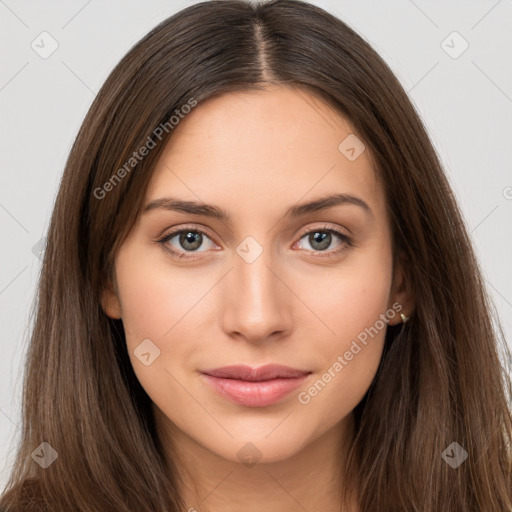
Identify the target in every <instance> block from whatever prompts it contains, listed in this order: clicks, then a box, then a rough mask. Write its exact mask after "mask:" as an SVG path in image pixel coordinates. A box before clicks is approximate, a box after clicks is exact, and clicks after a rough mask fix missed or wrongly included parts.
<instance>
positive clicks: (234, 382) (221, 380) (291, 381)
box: [201, 364, 311, 407]
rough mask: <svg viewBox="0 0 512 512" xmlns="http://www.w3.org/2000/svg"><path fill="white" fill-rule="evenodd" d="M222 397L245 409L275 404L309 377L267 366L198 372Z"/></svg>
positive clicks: (276, 366) (280, 367) (288, 369)
mask: <svg viewBox="0 0 512 512" xmlns="http://www.w3.org/2000/svg"><path fill="white" fill-rule="evenodd" d="M201 374H202V376H203V378H204V379H205V380H206V382H207V383H208V384H209V385H210V386H211V387H212V388H213V389H214V390H215V391H216V392H217V393H218V394H220V395H221V396H223V397H224V398H226V399H228V400H229V401H231V402H234V403H236V404H239V405H244V406H246V407H266V406H268V405H272V404H275V403H277V402H279V401H280V400H282V399H283V398H284V397H286V396H287V395H289V394H290V393H291V392H292V391H294V390H295V389H297V388H298V387H299V386H300V385H301V384H302V383H303V382H304V380H305V379H306V378H307V377H308V375H310V374H311V372H310V371H304V370H298V369H295V368H290V367H289V366H282V365H275V364H269V365H265V366H261V367H260V368H251V367H250V366H245V365H238V366H225V367H222V368H216V369H213V370H204V371H202V372H201Z"/></svg>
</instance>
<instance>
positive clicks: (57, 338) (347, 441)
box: [0, 0, 512, 512]
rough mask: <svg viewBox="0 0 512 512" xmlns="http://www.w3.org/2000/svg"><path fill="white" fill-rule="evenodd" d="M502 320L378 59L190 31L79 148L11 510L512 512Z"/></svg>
mask: <svg viewBox="0 0 512 512" xmlns="http://www.w3.org/2000/svg"><path fill="white" fill-rule="evenodd" d="M492 312H493V310H492V307H491V304H490V301H489V299H488V297H487V295H486V293H485V290H484V286H483V283H482V278H481V274H480V271H479V268H478V265H477V263H476V260H475V257H474V253H473V250H472V248H471V244H470V241H469V238H468V234H467V230H466V228H465V226H464V224H463V221H462V219H461V214H460V212H459V209H458V207H457V205H456V203H455V200H454V197H453V194H452V192H451V190H450V187H449V185H448V183H447V180H446V177H445V175H444V173H443V170H442V168H441V165H440V163H439V161H438V158H437V156H436V154H435V151H434V149H433V147H432V145H431V143H430V141H429V139H428V136H427V133H426V131H425V129H424V127H423V125H422V123H421V121H420V119H419V117H418V115H417V113H416V112H415V110H414V108H413V106H412V105H411V102H410V101H409V99H408V98H407V96H406V94H405V92H404V91H403V89H402V87H401V85H400V84H399V82H398V81H397V79H396V78H395V77H394V75H393V74H392V72H391V71H390V69H389V68H388V67H387V65H386V64H385V63H384V62H383V60H382V59H381V58H380V57H379V56H378V55H377V54H376V52H375V51H374V50H373V49H371V48H370V47H369V45H368V44H367V43H366V42H365V41H364V40H363V39H362V38H361V37H359V36H358V35H357V34H356V33H354V32H353V31H352V30H351V29H350V28H349V27H348V26H347V25H345V24H344V23H343V22H341V21H340V20H338V19H336V18H335V17H333V16H331V15H330V14H328V13H326V12H325V11H323V10H321V9H320V8H318V7H314V6H312V5H310V4H308V3H304V2H298V1H295V0H276V1H271V2H268V3H266V4H261V5H251V4H249V3H247V2H243V1H212V2H205V3H200V4H197V5H194V6H192V7H189V8H187V9H184V10H183V11H181V12H179V13H178V14H176V15H175V16H172V17H171V18H169V19H167V20H165V21H164V22H163V23H161V24H160V25H159V26H158V27H156V28H155V29H154V30H152V31H151V32H150V33H149V34H148V35H147V36H146V37H144V38H143V39H142V40H141V41H140V42H139V43H138V44H137V45H136V46H135V47H134V48H133V49H132V50H131V51H130V52H129V53H128V54H127V55H126V56H125V57H124V58H123V59H122V61H121V62H120V63H119V65H118V66H117V67H116V68H115V69H114V71H113V72H112V73H111V75H110V76H109V77H108V79H107V81H106V82H105V84H104V86H103V87H102V89H101V91H100V92H99V94H98V96H97V98H96V99H95V101H94V103H93V105H92V107H91V109H90V111H89V113H88V115H87V117H86V119H85V120H84V123H83V125H82V128H81V130H80V132H79V134H78V137H77V139H76V141H75V144H74V146H73V148H72V151H71V154H70V156H69V160H68V162H67V165H66V169H65V172H64V176H63V179H62V182H61V185H60V189H59V194H58V197H57V200H56V204H55V209H54V213H53V216H52V221H51V226H50V229H49V233H48V242H47V250H46V253H45V257H44V263H43V271H42V276H41V281H40V287H39V294H38V309H37V316H36V319H35V320H36V321H35V326H34V330H33V333H32V340H31V345H30V349H29V354H28V363H27V364H28V366H27V372H26V377H25V378H26V380H25V388H24V402H23V421H24V428H23V438H22V441H21V445H20V448H19V452H18V456H17V460H16V464H15V467H14V470H13V473H12V475H11V480H10V482H9V483H8V486H7V488H6V490H5V493H4V496H3V498H2V500H1V501H0V506H1V507H2V508H3V509H4V510H6V511H15V510H23V511H25V510H52V511H69V510H83V511H89V510H90V511H92V510H94V511H100V510H101V511H107V510H108V511H110V510H112V511H114V510H115V511H118V512H119V511H133V510H137V511H141V512H142V511H148V512H149V511H152V512H154V511H155V510H167V511H185V510H188V511H194V510H197V511H215V512H223V511H228V510H240V509H242V508H244V509H249V510H254V511H260V510H261V511H263V510H265V511H266V510H273V511H274V510H275V511H292V510H310V511H311V510H329V511H333V512H335V511H344V512H356V511H360V512H370V511H372V512H373V511H376V510H379V511H384V512H385V511H393V512H396V511H408V512H409V511H412V510H415V511H425V512H427V511H428V512H431V511H434V510H435V511H436V512H437V511H450V512H454V511H461V512H462V511H469V510H475V511H477V510H478V511H485V512H494V511H496V512H497V511H500V512H504V511H509V510H511V508H512V491H511V488H512V485H511V483H512V471H511V462H512V455H511V444H510V439H511V434H512V421H511V419H512V418H511V413H510V408H509V407H510V405H509V402H508V400H509V399H510V391H511V388H510V379H509V377H508V375H507V371H506V368H504V366H502V363H501V362H500V358H499V355H500V354H499V349H500V344H501V345H502V349H503V350H504V351H505V354H506V355H508V352H507V346H506V344H504V343H502V342H503V339H502V335H498V334H499V333H500V330H499V327H497V328H496V329H493V316H492ZM496 325H497V324H496ZM45 507H46V508H45Z"/></svg>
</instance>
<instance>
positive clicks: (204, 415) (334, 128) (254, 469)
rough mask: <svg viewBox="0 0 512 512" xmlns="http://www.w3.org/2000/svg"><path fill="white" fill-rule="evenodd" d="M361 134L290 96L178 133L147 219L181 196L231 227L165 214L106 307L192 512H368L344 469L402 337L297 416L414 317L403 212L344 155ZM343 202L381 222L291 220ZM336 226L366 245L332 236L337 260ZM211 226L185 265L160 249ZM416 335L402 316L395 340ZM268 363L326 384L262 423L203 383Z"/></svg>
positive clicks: (256, 98)
mask: <svg viewBox="0 0 512 512" xmlns="http://www.w3.org/2000/svg"><path fill="white" fill-rule="evenodd" d="M351 133H354V130H353V128H352V127H351V125H350V123H349V122H348V121H347V120H346V119H344V118H343V117H341V115H340V114H339V113H338V112H336V111H334V110H333V109H332V108H331V107H330V106H328V105H327V104H325V103H323V102H322V101H320V100H319V99H317V98H315V97H314V96H312V95H309V94H307V93H305V92H304V91H299V90H296V89H292V88H289V87H273V88H268V89H266V90H265V91H263V92H250V93H247V92H240V93H231V94H228V95H223V96H219V97H217V98H213V99H209V100H207V101H205V102H204V103H201V104H200V105H198V106H197V107H196V108H195V109H194V110H193V111H192V112H191V113H190V114H188V115H187V116H186V117H185V119H183V120H182V121H181V122H180V124H179V125H178V126H177V127H176V128H175V130H174V132H173V136H172V138H171V139H170V140H169V142H168V143H167V146H166V148H165V151H164V152H163V153H162V155H161V157H160V159H159V162H158V165H157V167H156V168H155V171H154V174H153V176H152V178H151V182H150V184H149V187H148V191H147V195H146V203H147V202H149V201H151V200H153V199H157V198H161V197H166V196H169V195H173V196H174V197H176V198H179V199H182V200H189V201H199V202H204V203H208V204H214V205H217V206H219V207H222V208H223V209H224V210H226V211H227V212H229V214H230V215H231V217H232V220H231V222H230V223H227V222H225V221H221V220H219V219H214V218H210V217H206V216H195V215H191V214H187V213H182V212H176V211H169V210H164V209H154V210H151V211H148V212H146V213H144V214H142V215H141V216H140V217H139V219H138V222H137V223H136V225H135V227H134V228H133V230H132V231H131V233H130V235H129V237H128V238H127V239H126V240H125V242H124V244H123V245H122V246H121V248H120V250H119V252H118V254H117V256H116V261H115V276H114V283H113V285H112V286H111V288H110V291H108V292H106V294H105V296H104V298H103V308H104V310H105V312H106V313H107V314H108V315H109V316H111V317H112V318H122V321H123V325H124V328H125V332H126V340H127V347H128V352H129V354H130V358H131V362H132V365H133V368H134V371H135V373H136V375H137V377H138V379H139V381H140V383H141V385H142V386H143V387H144V389H145V390H146V392H147V393H148V395H149V396H150V397H151V399H152V401H153V404H154V411H155V418H156V423H157V428H158V431H159V433H160V437H161V439H162V441H163V445H164V447H165V450H166V454H167V455H168V456H169V457H172V459H173V460H179V464H178V470H179V472H180V475H181V477H182V479H183V483H182V489H183V496H184V497H185V503H186V504H187V507H190V508H188V510H191V511H193V510H197V511H204V510H210V511H215V512H232V511H238V510H248V511H254V512H260V511H261V512H263V511H268V510H274V511H278V510H279V511H283V512H288V511H290V512H291V511H294V512H295V511H296V510H299V509H301V507H303V508H304V509H306V510H325V511H332V512H336V511H338V510H344V511H349V512H356V511H358V510H359V508H358V505H357V498H356V497H355V496H354V497H353V499H352V502H351V504H350V506H347V507H345V508H343V509H340V506H339V503H340V487H341V486H342V485H343V477H342V475H341V474H340V470H339V467H340V465H341V461H340V457H343V456H344V455H345V453H346V449H347V447H348V446H349V444H350V441H351V439H352V437H353V416H352V411H353V409H354V407H355V406H356V405H357V404H358V403H359V401H360V400H361V398H362V397H363V396H364V394H365V392H366V391H367V389H368V388H369V386H370V384H371V382H372V380H373V377H374V375H375V372H376V370H377V367H378V364H379V361H380V358H381V355H382V349H383V345H384V336H385V330H386V328H382V329H380V330H379V332H378V335H375V336H374V337H373V338H369V341H368V343H367V345H366V346H364V347H363V348H362V350H361V351H360V352H359V353H358V354H357V355H355V356H354V357H353V359H352V360H350V361H349V362H347V365H346V366H344V367H343V369H342V370H341V371H339V372H338V373H336V377H335V378H332V380H331V381H330V382H329V383H328V384H327V385H326V386H325V387H324V388H323V389H322V390H321V392H319V393H318V394H317V395H316V396H314V397H313V398H312V399H311V400H310V402H309V403H307V404H302V403H300V402H299V400H298V394H299V393H300V392H304V391H305V390H306V391H307V390H308V389H309V388H310V387H311V386H312V385H313V384H314V383H315V382H316V381H318V379H319V378H321V377H322V375H323V374H324V373H325V372H326V371H327V370H328V368H330V367H331V368H332V366H333V364H334V363H335V362H336V361H337V360H338V359H337V358H338V356H339V355H343V354H344V353H345V352H347V350H349V349H350V347H351V343H352V342H353V341H354V340H356V339H357V336H358V335H359V334H360V333H361V332H362V331H364V329H365V328H368V327H370V326H374V325H375V324H376V321H377V320H378V319H379V318H382V317H380V316H379V315H382V314H384V313H385V312H386V310H389V309H390V308H391V307H392V305H393V304H394V303H396V302H398V303H399V304H400V305H401V306H402V307H403V309H402V312H403V313H405V314H406V315H407V314H408V312H410V311H411V309H412V298H411V296H410V293H409V292H408V286H407V283H406V282H405V278H404V273H403V271H402V268H401V267H400V266H397V267H396V268H395V269H394V280H393V268H392V250H391V231H390V223H389V218H388V216H387V212H386V200H385V196H384V193H383V189H382V187H381V185H380V183H379V182H378V180H377V176H376V173H375V170H374V169H373V168H372V163H371V159H370V155H369V153H368V151H367V150H366V151H363V152H362V153H361V155H360V156H359V157H358V158H357V159H356V160H354V161H350V160H349V159H347V158H346V157H345V156H344V155H343V154H342V153H341V152H340V151H339V150H338V146H339V144H340V142H341V141H343V140H344V139H345V138H346V137H347V136H348V135H349V134H351ZM333 193H346V194H352V195H355V196H357V197H359V198H361V199H363V200H364V201H365V202H366V203H367V204H368V205H369V207H370V208H371V213H368V212H367V211H365V210H364V209H363V208H361V207H359V206H357V205H353V204H341V205H337V206H334V207H331V208H329V209H326V210H323V211H319V212H316V213H309V214H307V215H305V216H303V217H298V218H294V219H285V218H284V217H283V215H284V212H285V210H286V209H287V208H288V207H289V206H291V205H294V204H297V203H302V202H306V201H309V200H312V199H317V198H319V197H322V196H324V195H329V194H333ZM191 224H192V226H191ZM325 225H327V226H328V227H329V228H332V229H337V230H339V231H340V232H341V233H343V234H346V235H347V236H351V237H352V239H353V246H346V247H345V250H343V251H341V252H340V253H337V254H335V251H336V250H337V249H338V248H339V247H341V246H343V245H344V243H343V241H342V240H341V239H339V238H338V237H337V236H336V235H332V238H331V243H330V245H327V249H324V250H323V251H322V249H321V246H322V244H320V243H319V242H317V243H315V239H313V240H312V239H311V237H308V236H307V233H308V232H309V231H311V230H314V229H317V230H320V231H321V230H322V229H323V228H324V226H325ZM194 226H195V227H196V228H199V229H202V230H206V231H207V233H208V236H205V237H203V240H202V244H201V242H199V244H197V245H199V248H196V249H194V248H192V249H190V244H189V245H186V243H185V246H184V245H183V244H180V239H179V236H175V237H174V238H172V239H171V240H168V241H167V246H171V247H172V248H174V249H175V250H177V251H180V252H182V253H184V254H185V257H183V258H181V259H178V258H175V257H173V256H172V255H170V254H169V253H168V252H166V251H165V249H164V247H165V246H164V245H162V244H159V243H157V240H159V239H160V238H162V237H163V236H164V235H165V234H167V233H169V232H170V231H171V228H172V229H180V228H182V229H187V228H193V227H194ZM323 232H324V231H321V233H323ZM247 236H252V237H253V238H254V239H255V240H256V241H257V243H258V244H259V245H260V246H261V248H262V250H263V252H262V253H261V255H260V256H259V257H258V258H257V259H256V260H255V261H253V262H252V263H248V262H247V261H245V260H244V259H243V258H242V257H241V256H240V255H239V254H238V253H237V251H236V249H237V247H239V246H240V244H241V242H242V241H244V239H245V238H246V237H247ZM197 245H196V246H194V247H197ZM319 247H320V248H319ZM251 250H252V249H251ZM328 253H331V254H332V257H326V256H321V255H325V254H328ZM315 254H317V255H318V254H320V257H318V256H317V257H315ZM187 256H188V258H187ZM194 256H196V257H194ZM401 321H402V320H401V318H400V315H399V314H398V313H397V314H395V315H394V317H393V318H392V319H389V324H397V323H400V322H401ZM145 339H150V340H151V341H152V342H153V343H154V344H155V345H156V346H157V347H158V348H159V350H160V355H159V357H157V358H156V359H155V360H154V362H152V363H151V364H150V365H149V366H145V365H144V364H142V363H141V361H140V360H139V359H138V358H137V357H136V356H135V355H134V350H135V349H136V348H137V346H138V345H139V344H140V343H141V342H142V340H145ZM360 345H361V344H360ZM361 346H362V345H361ZM267 363H279V364H284V365H288V366H291V367H293V368H299V369H303V370H308V371H311V372H312V374H311V375H309V376H308V377H307V379H306V381H305V382H304V384H303V385H302V386H301V388H300V389H298V390H297V391H294V392H293V393H291V394H290V395H289V396H287V397H286V398H285V399H283V400H281V401H280V402H279V403H277V404H274V405H271V406H267V407H261V408H251V407H246V406H242V405H238V404H234V403H232V402H230V401H228V400H226V399H225V398H224V397H222V396H220V395H219V394H217V393H216V392H215V391H214V390H212V389H211V388H210V387H209V386H208V385H207V384H206V383H205V382H204V380H203V378H202V377H201V374H200V370H204V369H207V368H217V367H221V366H226V365H234V364H248V365H250V366H253V367H258V366H261V365H264V364H267ZM249 442H250V443H252V444H253V445H255V446H256V447H257V449H258V450H259V456H260V457H261V458H260V459H259V460H258V462H257V463H256V464H254V465H251V466H248V465H246V464H243V463H242V462H241V460H240V459H239V456H238V455H237V453H238V452H239V451H240V450H241V449H243V448H244V446H246V444H247V443H249ZM247 449H248V448H247V447H246V448H245V450H247ZM242 453H244V452H242ZM262 489H264V491H263V490H262Z"/></svg>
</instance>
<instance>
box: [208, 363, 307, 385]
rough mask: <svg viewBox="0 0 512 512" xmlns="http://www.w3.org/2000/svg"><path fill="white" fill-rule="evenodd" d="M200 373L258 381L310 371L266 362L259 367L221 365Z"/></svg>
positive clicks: (305, 373)
mask: <svg viewBox="0 0 512 512" xmlns="http://www.w3.org/2000/svg"><path fill="white" fill-rule="evenodd" d="M202 373H204V374H206V375H211V376H212V377H220V378H224V379H236V380H245V381H249V382H259V381H265V380H271V379H279V378H281V379H283V378H294V377H295V378H296V377H303V376H304V375H307V374H309V373H311V372H308V371H304V370H297V369H295V368H290V367H289V366H283V365H280V364H267V365H264V366H260V367H259V368H251V367H250V366H247V365H236V366H223V367H222V368H216V369H214V370H204V371H203V372H202Z"/></svg>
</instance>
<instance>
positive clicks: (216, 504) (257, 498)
mask: <svg viewBox="0 0 512 512" xmlns="http://www.w3.org/2000/svg"><path fill="white" fill-rule="evenodd" d="M155 420H156V421H157V426H158V430H159V435H160V436H161V439H162V440H163V445H164V446H165V447H166V448H165V449H166V456H167V457H170V458H172V460H173V461H174V463H175V466H176V467H177V468H178V471H179V478H180V480H181V492H180V494H181V496H183V498H184V503H185V505H186V508H185V511H187V512H195V511H197V512H235V511H239V510H245V511H248V512H264V511H265V512H266V511H268V510H272V511H276V512H277V511H279V512H296V511H297V510H323V511H325V512H359V508H358V506H357V499H356V497H355V496H354V494H353V493H352V496H351V498H350V500H349V501H350V503H349V504H348V505H347V506H344V507H343V506H341V500H342V490H343V475H342V471H341V467H342V462H344V461H343V458H342V457H345V456H346V453H347V448H348V446H349V445H350V442H351V440H352V438H353V432H354V431H353V427H354V425H353V416H352V415H349V416H348V417H346V418H345V419H344V420H342V422H340V423H338V424H337V425H335V426H334V427H333V428H331V429H330V430H328V431H327V432H325V433H323V434H322V435H321V436H319V437H318V438H317V439H315V440H314V441H312V442H310V443H309V444H307V445H306V446H305V447H304V448H303V449H302V450H300V451H298V452H297V453H295V454H294V455H293V456H291V457H289V458H287V459H286V460H279V461H275V462H269V463H258V462H256V463H253V464H250V463H242V462H240V461H236V462H235V461H232V460H227V459H225V458H223V457H220V456H219V455H217V454H216V453H214V452H212V451H211V450H208V449H207V448H205V447H204V446H202V445H199V444H198V443H196V442H195V441H194V440H193V439H192V438H190V437H189V436H187V435H186V434H185V433H184V432H183V431H181V430H180V429H178V428H177V427H176V426H175V425H174V424H171V423H170V422H169V420H168V419H167V418H165V417H163V414H162V413H161V411H159V410H158V409H157V408H155ZM162 436H163V437H162Z"/></svg>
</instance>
